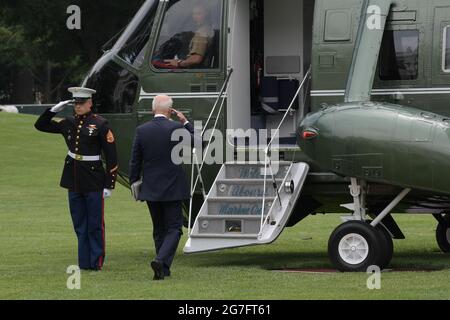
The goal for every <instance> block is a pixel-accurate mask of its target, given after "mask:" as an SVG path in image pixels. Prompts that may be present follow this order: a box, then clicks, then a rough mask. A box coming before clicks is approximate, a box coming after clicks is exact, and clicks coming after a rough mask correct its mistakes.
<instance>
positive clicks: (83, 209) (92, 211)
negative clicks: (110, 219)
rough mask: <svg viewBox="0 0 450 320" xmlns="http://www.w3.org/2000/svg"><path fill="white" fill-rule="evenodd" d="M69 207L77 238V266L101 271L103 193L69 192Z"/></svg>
mask: <svg viewBox="0 0 450 320" xmlns="http://www.w3.org/2000/svg"><path fill="white" fill-rule="evenodd" d="M69 207H70V214H71V216H72V222H73V228H74V229H75V233H76V234H77V237H78V266H79V267H80V269H91V270H101V268H102V266H103V262H104V260H105V220H104V200H103V192H89V193H78V192H69Z"/></svg>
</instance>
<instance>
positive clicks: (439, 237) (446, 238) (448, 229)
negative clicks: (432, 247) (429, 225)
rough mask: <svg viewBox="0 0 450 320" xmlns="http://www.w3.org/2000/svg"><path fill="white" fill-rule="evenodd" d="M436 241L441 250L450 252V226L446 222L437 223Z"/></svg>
mask: <svg viewBox="0 0 450 320" xmlns="http://www.w3.org/2000/svg"><path fill="white" fill-rule="evenodd" d="M436 241H437V243H438V245H439V248H441V250H442V252H445V253H450V226H449V225H448V224H446V223H438V225H437V228H436Z"/></svg>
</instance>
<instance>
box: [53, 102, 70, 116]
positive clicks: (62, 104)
mask: <svg viewBox="0 0 450 320" xmlns="http://www.w3.org/2000/svg"><path fill="white" fill-rule="evenodd" d="M72 101H73V100H66V101H61V102H60V103H58V104H57V105H56V106H54V107H53V108H51V109H50V111H51V112H55V113H58V112H60V111H61V110H63V109H64V108H65V107H66V105H68V104H69V103H71V102H72Z"/></svg>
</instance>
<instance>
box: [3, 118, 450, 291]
mask: <svg viewBox="0 0 450 320" xmlns="http://www.w3.org/2000/svg"><path fill="white" fill-rule="evenodd" d="M34 121H35V117H33V116H27V115H12V114H5V113H0V299H449V298H450V256H449V255H444V254H443V253H441V252H440V251H439V249H438V246H437V244H436V242H435V239H434V231H435V227H436V222H435V220H434V219H433V218H432V217H431V216H429V215H422V216H421V215H416V216H414V215H398V216H397V217H396V218H397V221H398V223H399V225H400V226H401V227H402V230H403V232H404V233H405V235H406V237H407V239H406V240H401V241H395V253H394V258H393V260H392V263H391V266H392V267H393V268H417V269H420V268H423V269H429V268H436V269H438V270H439V271H433V272H420V271H417V272H416V271H415V272H386V273H383V274H382V279H381V290H368V289H367V287H366V281H367V277H368V275H367V274H365V273H359V274H354V273H353V274H350V273H331V274H305V273H282V272H274V271H271V269H280V268H316V267H317V268H330V267H331V265H330V263H329V260H328V257H327V252H326V248H327V241H328V237H329V235H330V233H331V232H332V230H333V229H334V228H335V227H336V226H337V225H338V224H339V223H340V219H339V216H338V215H327V216H312V217H309V218H307V219H306V220H305V221H303V222H302V223H300V224H298V225H297V226H295V227H293V228H289V229H286V230H285V231H284V232H283V234H282V235H281V236H280V238H279V239H278V240H277V241H276V242H275V243H274V244H272V245H268V246H258V247H248V248H240V249H232V250H226V251H222V252H214V253H205V254H198V255H184V254H183V253H182V248H183V245H184V243H185V241H186V235H184V236H183V239H182V241H181V243H180V246H179V251H178V255H177V256H176V258H175V262H174V265H173V269H172V273H173V275H172V277H170V278H167V280H165V281H152V280H151V279H152V276H153V272H152V271H151V269H150V268H149V262H150V260H151V259H152V258H153V256H154V247H153V241H152V225H151V220H150V217H149V213H148V211H147V207H146V206H145V205H144V204H142V203H136V202H134V201H132V200H131V198H130V193H129V191H128V190H127V189H125V188H124V187H122V186H120V185H119V186H118V187H117V189H116V190H115V191H114V193H113V197H112V198H111V199H108V200H107V201H106V205H105V206H106V212H105V217H106V239H107V244H106V245H107V259H106V265H105V268H104V270H103V271H102V272H83V273H82V279H81V290H68V289H67V288H66V281H67V277H68V275H67V274H66V268H67V267H68V266H69V265H73V264H76V263H77V247H76V236H75V233H74V232H73V229H72V224H71V220H70V215H69V212H68V204H67V192H66V191H65V190H63V189H61V188H60V187H59V178H60V174H61V169H62V165H63V159H64V157H65V153H66V151H67V150H66V147H65V144H64V141H63V139H62V137H60V136H58V135H50V134H44V133H40V132H37V131H36V130H35V129H34V127H33V123H34Z"/></svg>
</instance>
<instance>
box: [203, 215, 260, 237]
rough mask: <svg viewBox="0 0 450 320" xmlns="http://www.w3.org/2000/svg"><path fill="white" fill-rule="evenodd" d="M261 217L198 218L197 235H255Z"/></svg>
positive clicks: (222, 216)
mask: <svg viewBox="0 0 450 320" xmlns="http://www.w3.org/2000/svg"><path fill="white" fill-rule="evenodd" d="M260 228H261V216H245V215H208V216H203V217H199V218H198V234H215V235H224V234H241V235H244V234H257V233H259V230H260Z"/></svg>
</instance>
